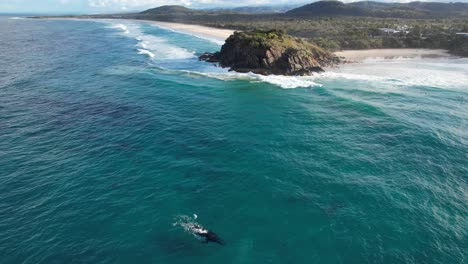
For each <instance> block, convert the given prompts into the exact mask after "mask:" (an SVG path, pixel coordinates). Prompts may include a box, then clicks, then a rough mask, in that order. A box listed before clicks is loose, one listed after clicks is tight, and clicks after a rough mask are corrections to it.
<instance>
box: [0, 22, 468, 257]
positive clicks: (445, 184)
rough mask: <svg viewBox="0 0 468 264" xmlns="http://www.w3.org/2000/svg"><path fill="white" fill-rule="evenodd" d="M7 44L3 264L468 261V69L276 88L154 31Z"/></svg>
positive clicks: (389, 63)
mask: <svg viewBox="0 0 468 264" xmlns="http://www.w3.org/2000/svg"><path fill="white" fill-rule="evenodd" d="M0 36H1V38H0V168H1V169H0V259H1V261H0V262H1V263H7V264H10V263H48V264H49V263H219V262H220V261H222V262H224V263H287V262H289V263H466V260H467V255H466V249H467V245H468V241H467V240H468V239H467V237H468V234H467V230H468V228H467V227H468V205H467V204H468V190H467V177H468V60H467V59H456V58H450V59H399V60H384V59H382V60H381V59H374V60H367V61H365V62H364V63H361V64H355V65H346V66H344V67H342V68H340V69H331V70H330V71H328V72H327V73H326V74H324V75H320V76H312V77H261V76H256V75H252V74H235V73H229V72H227V71H226V70H223V69H219V68H215V67H213V66H211V65H209V64H206V63H204V62H198V61H197V59H196V55H198V54H201V53H202V52H205V51H214V50H217V49H219V46H220V44H219V41H216V40H212V39H207V38H203V37H201V36H191V35H187V34H182V33H180V32H173V31H169V30H166V29H162V28H158V27H155V26H152V25H148V24H143V23H136V22H125V21H71V20H68V21H67V20H65V21H60V20H53V21H52V20H28V19H10V18H0ZM287 88H294V89H287ZM193 214H197V215H198V219H197V220H196V221H197V222H198V223H200V224H201V225H203V226H205V227H207V228H209V229H211V230H213V231H214V232H216V233H217V234H218V235H219V236H221V237H222V238H223V239H224V240H225V241H226V245H225V246H220V245H217V244H204V243H201V242H200V241H198V240H196V239H195V238H194V237H193V236H191V235H190V234H188V233H186V232H185V231H184V230H183V229H182V228H181V227H180V226H177V225H174V223H175V222H177V218H178V217H180V216H181V215H187V216H192V215H193Z"/></svg>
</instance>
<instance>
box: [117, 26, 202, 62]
mask: <svg viewBox="0 0 468 264" xmlns="http://www.w3.org/2000/svg"><path fill="white" fill-rule="evenodd" d="M110 28H114V29H118V30H120V31H121V32H122V33H123V35H125V36H127V37H130V38H134V39H135V40H137V41H138V43H137V45H136V46H137V48H136V51H137V52H138V53H139V54H144V55H147V56H148V57H150V58H152V59H155V60H171V59H188V58H194V57H195V55H194V53H193V52H190V51H188V50H186V49H184V48H181V47H177V46H174V45H171V44H169V43H167V41H166V40H165V39H163V38H160V37H157V36H154V35H150V34H145V33H144V32H143V30H142V28H141V24H137V23H125V24H124V23H118V24H112V25H111V26H110Z"/></svg>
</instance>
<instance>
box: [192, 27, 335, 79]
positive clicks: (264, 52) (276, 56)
mask: <svg viewBox="0 0 468 264" xmlns="http://www.w3.org/2000/svg"><path fill="white" fill-rule="evenodd" d="M200 59H201V60H206V61H208V62H218V63H219V64H220V65H221V66H222V67H229V68H231V70H234V71H237V72H254V73H258V74H264V75H269V74H276V75H310V74H312V73H314V72H322V71H323V67H324V66H334V65H336V64H338V63H339V62H340V60H339V58H337V57H336V56H334V55H333V54H331V53H329V52H328V51H325V50H323V49H321V48H320V47H318V46H316V45H314V44H312V43H310V42H307V41H305V40H304V39H302V38H297V37H293V36H290V35H287V34H285V33H284V32H283V31H281V30H269V31H262V30H256V31H249V32H235V33H234V34H233V35H231V36H230V37H229V38H228V39H227V40H226V43H225V44H224V45H223V47H222V48H221V51H220V52H216V53H212V54H210V53H206V54H203V55H202V56H200Z"/></svg>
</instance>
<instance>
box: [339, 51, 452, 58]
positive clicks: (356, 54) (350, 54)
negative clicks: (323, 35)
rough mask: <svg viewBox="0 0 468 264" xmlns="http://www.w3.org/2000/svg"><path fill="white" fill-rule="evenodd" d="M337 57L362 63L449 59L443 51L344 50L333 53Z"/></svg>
mask: <svg viewBox="0 0 468 264" xmlns="http://www.w3.org/2000/svg"><path fill="white" fill-rule="evenodd" d="M335 54H336V55H337V56H339V57H344V58H345V59H347V60H350V61H362V60H365V59H368V58H382V59H395V58H436V57H449V56H450V54H449V53H448V52H447V50H443V49H368V50H345V51H339V52H335Z"/></svg>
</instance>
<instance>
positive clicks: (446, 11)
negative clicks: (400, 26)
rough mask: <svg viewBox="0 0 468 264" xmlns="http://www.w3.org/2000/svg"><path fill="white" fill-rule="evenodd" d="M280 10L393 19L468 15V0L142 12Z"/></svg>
mask: <svg viewBox="0 0 468 264" xmlns="http://www.w3.org/2000/svg"><path fill="white" fill-rule="evenodd" d="M223 13H226V14H245V13H281V15H282V16H286V17H301V18H311V17H317V16H332V17H333V16H360V17H392V18H467V19H468V3H439V2H410V3H385V2H374V1H361V2H353V3H348V4H345V3H343V2H339V1H318V2H314V3H311V4H308V5H304V6H300V7H297V8H294V6H292V5H284V6H247V7H239V8H233V9H212V10H196V9H189V8H186V7H183V6H162V7H158V8H153V9H149V10H146V11H144V12H142V13H141V14H143V15H156V16H157V15H159V16H166V17H167V16H173V17H179V16H200V15H207V14H211V15H213V14H223Z"/></svg>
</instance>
